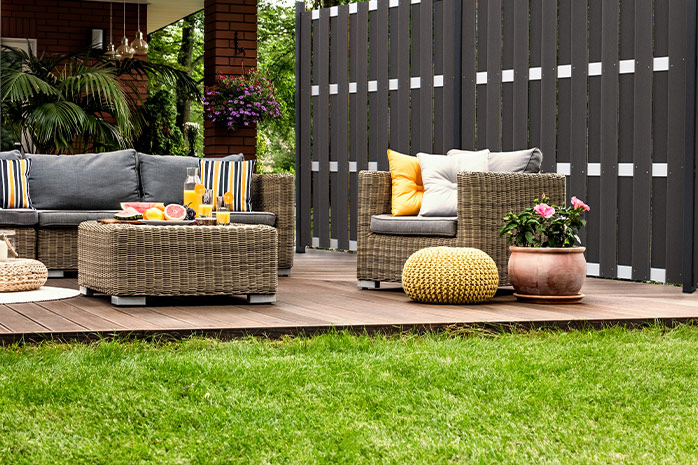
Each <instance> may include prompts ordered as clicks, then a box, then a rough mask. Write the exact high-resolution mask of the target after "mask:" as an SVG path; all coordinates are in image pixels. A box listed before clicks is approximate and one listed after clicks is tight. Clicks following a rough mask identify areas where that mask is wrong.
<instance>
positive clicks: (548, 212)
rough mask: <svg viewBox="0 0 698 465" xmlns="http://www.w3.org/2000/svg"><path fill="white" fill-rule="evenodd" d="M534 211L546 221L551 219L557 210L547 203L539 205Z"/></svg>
mask: <svg viewBox="0 0 698 465" xmlns="http://www.w3.org/2000/svg"><path fill="white" fill-rule="evenodd" d="M533 211H534V212H536V213H538V214H539V215H540V216H542V217H543V218H546V219H547V218H550V217H551V216H553V215H554V214H555V209H554V208H553V207H551V206H550V205H548V204H547V203H539V204H538V205H536V206H535V207H533Z"/></svg>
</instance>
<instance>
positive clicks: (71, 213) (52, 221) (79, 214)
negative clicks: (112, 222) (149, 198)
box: [39, 210, 118, 227]
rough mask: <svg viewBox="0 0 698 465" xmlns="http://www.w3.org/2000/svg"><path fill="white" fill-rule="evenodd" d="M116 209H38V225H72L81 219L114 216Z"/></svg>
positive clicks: (80, 221) (89, 219) (87, 219)
mask: <svg viewBox="0 0 698 465" xmlns="http://www.w3.org/2000/svg"><path fill="white" fill-rule="evenodd" d="M117 211H118V210H100V211H87V210H39V226H43V227H74V226H77V225H79V224H80V223H82V222H83V221H91V220H99V219H101V218H114V213H116V212H117Z"/></svg>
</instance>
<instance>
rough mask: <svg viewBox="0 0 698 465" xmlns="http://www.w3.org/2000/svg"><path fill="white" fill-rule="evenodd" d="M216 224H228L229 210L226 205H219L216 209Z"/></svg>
mask: <svg viewBox="0 0 698 465" xmlns="http://www.w3.org/2000/svg"><path fill="white" fill-rule="evenodd" d="M216 224H220V225H226V224H230V210H228V209H227V208H226V207H221V208H219V209H218V210H217V211H216Z"/></svg>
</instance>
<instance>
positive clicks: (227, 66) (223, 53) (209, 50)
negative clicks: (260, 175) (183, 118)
mask: <svg viewBox="0 0 698 465" xmlns="http://www.w3.org/2000/svg"><path fill="white" fill-rule="evenodd" d="M204 15H205V18H206V19H205V26H204V41H205V43H204V70H205V76H204V82H205V84H206V85H211V84H213V82H214V81H215V78H216V76H217V75H218V74H228V75H239V74H242V73H243V70H249V69H250V68H254V67H256V66H257V1H256V0H205V1H204ZM236 32H237V34H238V47H241V48H243V49H244V52H243V53H239V52H237V53H236V51H235V47H234V45H235V44H234V41H235V33H236ZM256 144H257V130H256V129H255V128H245V129H239V130H237V131H235V132H229V131H228V130H227V129H225V128H219V127H215V126H214V125H212V124H211V123H208V122H207V123H205V125H204V152H205V154H206V156H207V157H220V156H225V155H229V154H231V153H240V152H242V153H244V154H245V156H246V158H254V157H255V153H256Z"/></svg>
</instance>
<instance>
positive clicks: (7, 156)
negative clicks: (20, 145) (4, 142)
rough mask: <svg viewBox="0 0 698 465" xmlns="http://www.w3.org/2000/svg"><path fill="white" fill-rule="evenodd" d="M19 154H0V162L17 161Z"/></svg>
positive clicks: (16, 151)
mask: <svg viewBox="0 0 698 465" xmlns="http://www.w3.org/2000/svg"><path fill="white" fill-rule="evenodd" d="M20 158H21V154H20V153H19V150H10V151H7V152H0V160H19V159H20Z"/></svg>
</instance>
